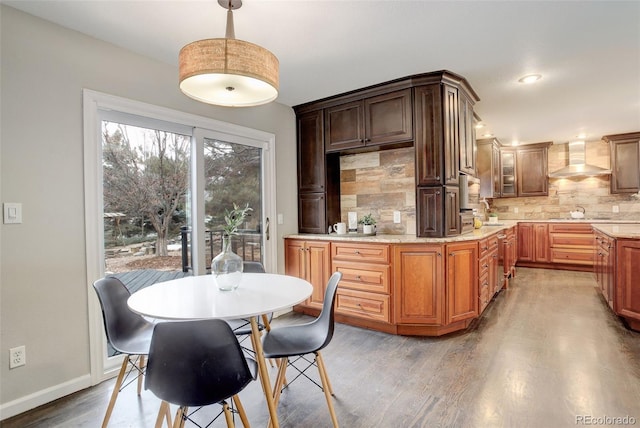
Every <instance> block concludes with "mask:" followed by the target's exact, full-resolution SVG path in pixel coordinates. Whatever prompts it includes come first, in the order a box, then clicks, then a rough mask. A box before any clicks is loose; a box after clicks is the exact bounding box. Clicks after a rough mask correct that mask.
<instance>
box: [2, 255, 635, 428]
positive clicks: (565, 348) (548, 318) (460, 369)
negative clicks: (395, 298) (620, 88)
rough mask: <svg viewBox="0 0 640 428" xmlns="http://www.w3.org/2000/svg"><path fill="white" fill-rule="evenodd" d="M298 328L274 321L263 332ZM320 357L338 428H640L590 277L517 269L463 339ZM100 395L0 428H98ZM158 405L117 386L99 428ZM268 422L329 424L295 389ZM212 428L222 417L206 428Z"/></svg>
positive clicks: (340, 347) (296, 318)
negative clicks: (593, 421)
mask: <svg viewBox="0 0 640 428" xmlns="http://www.w3.org/2000/svg"><path fill="white" fill-rule="evenodd" d="M307 319H308V317H304V316H301V315H299V314H291V315H286V316H284V317H280V318H278V319H276V320H275V321H274V326H277V325H283V324H287V323H296V322H300V321H301V320H307ZM324 358H325V362H326V365H327V370H328V371H329V376H330V379H331V382H332V384H333V389H334V392H335V393H336V399H335V401H334V403H335V408H336V413H337V415H338V420H339V422H340V425H341V426H342V427H343V428H359V427H361V428H369V427H385V428H386V427H393V428H395V427H403V428H404V427H465V428H466V427H482V428H484V427H519V428H521V427H535V428H543V427H549V428H556V427H575V426H576V425H578V426H579V425H581V424H580V423H578V424H577V423H576V422H577V419H576V418H577V417H579V416H582V415H583V416H591V417H605V416H606V417H612V418H613V417H625V416H628V417H632V418H635V421H636V422H635V423H636V424H637V425H640V333H635V332H632V331H629V330H627V329H626V328H625V327H624V326H623V325H622V323H621V321H620V320H619V319H618V318H617V317H615V316H613V314H612V313H611V311H609V309H608V307H607V306H606V305H605V303H604V302H603V300H602V299H601V298H600V296H599V295H598V293H597V292H596V289H595V283H594V280H593V275H592V274H590V273H581V272H566V271H551V270H541V269H525V268H520V269H518V276H517V277H516V279H515V280H514V281H512V283H511V287H510V288H509V290H506V291H503V292H501V293H500V294H499V295H498V296H497V298H496V299H495V301H494V302H493V304H492V305H491V306H490V307H489V308H488V309H487V311H486V312H485V314H484V316H483V317H482V319H481V320H480V322H478V323H477V324H476V325H475V326H473V327H472V328H471V329H470V331H467V332H464V333H456V334H453V335H449V336H446V337H442V338H416V337H402V336H393V335H387V334H383V333H378V332H373V331H368V330H363V329H359V328H355V327H351V326H346V325H342V324H337V325H336V332H335V335H334V338H333V341H332V342H331V344H330V345H329V346H328V347H327V348H326V349H325V351H324ZM271 376H272V380H273V379H274V378H275V369H272V372H271ZM289 377H290V378H291V377H292V376H291V374H290V375H289ZM112 385H113V381H112V380H111V381H107V382H103V383H102V384H100V385H98V386H95V387H93V388H89V389H87V390H84V391H81V392H78V393H76V394H73V395H70V396H68V397H65V398H63V399H60V400H57V401H56V402H53V403H50V404H48V405H45V406H42V407H40V408H38V409H34V410H32V411H30V412H27V413H25V414H22V415H18V416H16V417H14V418H11V419H8V420H6V421H3V422H2V423H1V424H0V426H2V427H3V428H14V427H20V428H26V427H99V426H100V423H101V421H102V416H103V412H104V410H105V408H106V404H107V402H108V399H109V393H110V391H111V387H112ZM240 396H241V398H242V399H243V404H244V405H245V408H246V410H247V413H248V415H249V419H250V422H251V424H252V425H253V426H254V427H262V426H266V422H267V409H266V405H265V402H264V399H263V398H262V397H261V389H260V386H259V383H258V382H253V383H252V384H251V385H250V386H249V387H248V388H247V389H246V390H245V391H243V392H242V393H241V394H240ZM158 405H159V401H158V400H157V399H156V398H155V397H154V396H153V394H152V393H151V392H150V391H144V392H143V394H142V398H140V399H139V398H138V397H136V395H135V390H134V389H132V388H128V389H127V390H125V391H124V392H123V393H122V394H121V396H120V397H119V399H118V402H117V403H116V407H115V409H114V412H113V416H112V419H111V424H110V426H112V427H153V425H154V421H155V415H156V412H157V409H158ZM218 408H219V406H212V407H211V410H209V408H207V409H205V410H204V411H205V412H208V413H213V411H214V410H216V411H217V409H218ZM278 414H279V417H280V420H281V426H282V427H283V428H285V427H313V428H317V427H328V426H330V424H331V422H330V419H329V415H328V411H327V408H326V402H325V401H324V395H323V394H322V392H321V391H320V389H318V388H317V387H315V386H314V385H313V384H311V383H310V382H307V381H305V380H298V381H296V382H294V383H293V384H292V385H291V386H290V387H289V389H288V390H285V392H284V393H283V395H282V398H281V402H280V405H279V407H278ZM236 422H237V424H238V426H241V423H240V422H239V420H238V421H236ZM224 426H226V425H225V423H224V420H223V419H219V420H218V421H216V422H215V423H214V424H213V425H212V427H224Z"/></svg>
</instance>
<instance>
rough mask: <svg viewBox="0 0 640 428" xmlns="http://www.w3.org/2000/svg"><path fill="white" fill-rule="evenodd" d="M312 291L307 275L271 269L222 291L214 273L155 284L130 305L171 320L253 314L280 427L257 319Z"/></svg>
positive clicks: (262, 369)
mask: <svg viewBox="0 0 640 428" xmlns="http://www.w3.org/2000/svg"><path fill="white" fill-rule="evenodd" d="M312 291H313V287H312V286H311V284H310V283H309V282H307V281H305V280H303V279H300V278H297V277H293V276H289V275H278V274H271V273H243V274H242V280H241V281H240V285H239V286H238V288H237V289H236V290H234V291H220V290H218V288H217V286H216V283H215V278H214V277H213V276H211V275H201V276H188V277H184V278H180V279H173V280H170V281H165V282H159V283H156V284H153V285H150V286H149V287H146V288H143V289H142V290H139V291H136V292H135V293H133V294H132V295H131V297H129V300H128V301H127V304H128V305H129V308H130V309H131V310H132V311H134V312H136V313H139V314H140V315H143V316H146V317H151V318H156V319H162V320H167V321H169V320H173V321H184V320H198V319H211V318H217V319H226V320H230V319H237V318H249V319H250V321H251V335H252V336H253V340H252V343H253V345H254V348H255V349H254V351H255V354H256V361H257V362H258V373H259V377H260V382H261V384H262V389H263V391H264V395H265V399H266V401H267V408H268V410H269V416H270V422H271V426H273V427H276V428H278V427H279V426H280V424H279V421H278V414H277V411H276V406H275V401H274V397H273V392H272V391H271V381H270V379H269V371H268V369H267V363H266V361H265V358H264V353H263V351H262V341H261V338H260V329H259V327H258V317H259V316H261V315H264V314H267V313H270V312H277V311H279V310H282V309H286V308H289V307H292V306H294V305H297V304H298V303H301V302H303V301H304V300H306V299H307V298H309V296H311V292H312Z"/></svg>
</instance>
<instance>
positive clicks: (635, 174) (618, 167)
mask: <svg viewBox="0 0 640 428" xmlns="http://www.w3.org/2000/svg"><path fill="white" fill-rule="evenodd" d="M611 172H612V174H611V193H627V192H638V191H639V190H640V141H639V140H638V138H633V139H625V140H620V141H611Z"/></svg>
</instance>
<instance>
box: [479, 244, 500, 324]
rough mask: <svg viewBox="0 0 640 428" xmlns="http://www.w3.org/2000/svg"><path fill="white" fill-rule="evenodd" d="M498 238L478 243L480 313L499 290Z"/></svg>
mask: <svg viewBox="0 0 640 428" xmlns="http://www.w3.org/2000/svg"><path fill="white" fill-rule="evenodd" d="M498 254H499V252H498V238H497V236H493V237H491V238H485V239H482V240H481V241H480V242H479V243H478V256H479V260H478V311H479V312H480V313H482V312H483V311H484V310H485V308H486V307H487V306H488V305H489V302H490V301H491V299H492V298H493V295H494V294H495V293H496V292H498V291H499V290H500V286H499V284H500V283H501V282H500V279H501V278H502V272H500V271H499V269H498V268H499V263H498V262H499V260H498Z"/></svg>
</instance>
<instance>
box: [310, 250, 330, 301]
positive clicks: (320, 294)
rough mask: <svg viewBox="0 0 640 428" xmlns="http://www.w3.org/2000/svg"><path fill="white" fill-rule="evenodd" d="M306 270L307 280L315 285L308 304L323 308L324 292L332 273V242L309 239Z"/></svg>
mask: <svg viewBox="0 0 640 428" xmlns="http://www.w3.org/2000/svg"><path fill="white" fill-rule="evenodd" d="M305 248H306V251H305V252H306V258H307V259H306V271H307V277H306V278H305V279H306V280H307V281H309V282H310V283H311V285H313V292H312V293H311V296H310V297H309V300H308V305H309V306H313V307H316V308H320V309H321V308H322V303H323V301H324V292H325V288H326V286H327V281H329V275H330V274H331V243H330V242H324V241H307V242H306V244H305Z"/></svg>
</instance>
